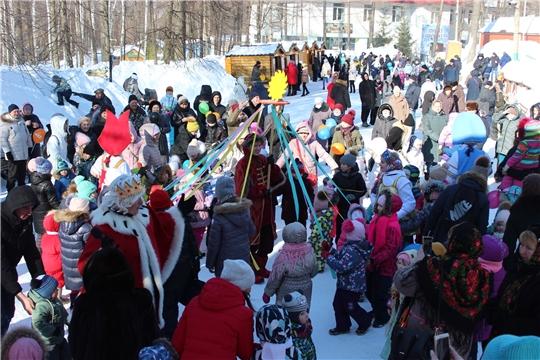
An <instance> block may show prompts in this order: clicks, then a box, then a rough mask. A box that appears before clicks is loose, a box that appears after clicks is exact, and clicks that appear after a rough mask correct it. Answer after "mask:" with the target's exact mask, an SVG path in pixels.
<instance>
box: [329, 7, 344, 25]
mask: <svg viewBox="0 0 540 360" xmlns="http://www.w3.org/2000/svg"><path fill="white" fill-rule="evenodd" d="M344 16H345V5H344V4H343V3H334V16H333V18H332V19H333V20H334V21H343V18H344Z"/></svg>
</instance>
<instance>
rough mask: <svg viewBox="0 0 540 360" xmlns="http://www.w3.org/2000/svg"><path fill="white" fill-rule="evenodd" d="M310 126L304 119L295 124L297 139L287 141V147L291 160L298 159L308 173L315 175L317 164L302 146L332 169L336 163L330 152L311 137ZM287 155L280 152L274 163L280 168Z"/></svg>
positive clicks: (336, 166) (283, 164) (335, 166)
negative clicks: (289, 150)
mask: <svg viewBox="0 0 540 360" xmlns="http://www.w3.org/2000/svg"><path fill="white" fill-rule="evenodd" d="M310 128H311V127H310V126H309V124H308V123H307V122H305V121H303V122H301V123H300V124H298V125H296V128H295V129H294V130H295V131H296V133H297V134H298V137H299V139H292V140H291V141H290V142H289V148H290V149H291V152H292V156H293V158H292V159H291V160H294V159H299V160H300V161H301V162H302V163H303V164H304V167H305V168H306V172H307V173H308V174H313V175H317V174H318V170H317V165H316V163H315V159H313V158H312V157H311V155H310V154H309V153H308V151H307V150H306V149H305V148H304V146H305V147H306V148H307V149H309V151H310V152H311V154H313V155H314V156H316V158H317V159H318V160H317V161H319V162H321V161H324V162H326V164H327V165H328V166H329V167H330V169H332V170H335V169H337V168H338V165H337V163H336V162H335V161H334V159H333V158H332V156H330V154H328V153H327V152H326V150H325V149H324V148H323V147H322V145H321V144H320V143H319V142H318V141H317V140H315V139H313V134H312V132H311V129H310ZM302 143H303V144H302ZM288 155H289V154H288V152H287V151H285V152H284V153H283V154H281V156H280V157H279V159H278V160H277V161H276V165H278V166H279V167H280V168H282V167H283V166H285V162H286V160H288ZM286 156H287V157H286Z"/></svg>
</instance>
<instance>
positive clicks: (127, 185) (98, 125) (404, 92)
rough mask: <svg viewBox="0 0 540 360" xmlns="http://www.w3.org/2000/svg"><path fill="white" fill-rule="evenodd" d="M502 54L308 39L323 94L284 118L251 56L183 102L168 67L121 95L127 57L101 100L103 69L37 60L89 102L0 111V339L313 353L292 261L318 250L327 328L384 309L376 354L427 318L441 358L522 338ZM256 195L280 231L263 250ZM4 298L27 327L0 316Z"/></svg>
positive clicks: (530, 239)
mask: <svg viewBox="0 0 540 360" xmlns="http://www.w3.org/2000/svg"><path fill="white" fill-rule="evenodd" d="M507 56H508V55H506V54H505V55H504V56H502V57H501V59H499V58H498V57H497V55H496V54H493V56H492V57H491V58H489V59H485V58H484V56H483V55H482V54H479V56H478V59H477V60H476V61H475V62H474V70H472V71H471V73H470V74H467V75H466V74H462V73H461V60H460V59H459V57H458V56H455V57H454V58H453V59H451V60H450V62H449V64H448V65H447V64H445V62H444V60H442V59H441V58H440V57H439V58H437V59H435V61H434V62H433V63H428V64H422V63H421V62H420V61H419V60H418V59H414V60H412V62H411V60H410V59H407V58H406V57H404V56H401V54H398V55H397V56H396V57H395V58H394V59H391V58H390V57H389V56H388V55H386V56H385V57H383V56H376V55H374V54H371V53H370V54H367V55H366V54H365V53H363V54H362V55H361V56H360V57H355V58H353V59H351V58H350V57H349V58H347V57H346V56H345V55H340V56H338V57H337V58H333V57H332V56H331V55H330V56H328V57H326V56H325V57H323V58H321V59H318V58H317V61H316V62H315V61H314V63H313V68H312V70H313V71H312V74H314V76H313V78H312V79H311V80H312V81H317V80H318V78H320V79H321V80H322V88H323V90H326V91H327V97H326V99H324V98H323V97H316V98H315V99H314V106H313V109H312V110H311V112H310V113H309V114H304V115H303V117H304V118H305V119H306V120H304V121H301V122H300V123H298V124H297V125H296V126H294V129H293V126H292V125H291V122H290V117H289V116H288V114H286V113H284V108H283V105H278V106H276V107H275V110H276V111H275V113H276V114H277V115H278V117H277V118H275V117H274V114H273V113H272V112H271V111H270V110H269V108H268V107H265V106H263V104H262V103H261V100H266V99H268V90H267V88H266V87H265V85H264V83H263V82H262V81H260V80H262V77H261V76H262V74H261V72H260V70H259V66H260V63H258V64H255V66H254V68H253V73H252V81H253V82H255V85H254V87H253V88H252V90H251V92H250V93H249V96H248V98H247V99H245V100H246V101H240V102H239V101H237V100H236V99H231V100H228V101H227V102H226V103H223V99H222V95H221V93H220V92H219V91H213V90H212V88H211V86H210V85H206V84H205V85H202V86H201V91H200V94H199V95H198V96H197V97H196V98H195V99H194V101H193V106H192V105H191V103H190V101H189V100H188V98H187V97H186V96H184V95H182V94H177V95H174V89H173V87H172V86H168V87H167V88H166V89H165V96H164V97H163V98H162V99H160V100H159V101H158V99H149V101H146V102H144V103H143V100H144V99H143V96H142V93H141V92H140V90H138V86H137V82H136V80H137V77H136V74H133V75H132V76H131V77H130V78H129V79H127V80H126V82H125V83H124V89H125V90H126V91H128V92H130V93H131V95H130V96H129V98H128V101H127V104H126V106H125V108H124V109H123V111H121V112H120V113H117V112H116V110H115V108H114V107H113V105H112V102H111V100H110V99H109V98H108V97H107V96H106V95H105V93H104V90H103V89H97V90H96V91H95V93H94V95H88V94H81V93H77V92H73V91H72V89H71V87H70V86H69V84H68V82H67V81H66V80H65V79H63V78H61V77H59V76H57V75H55V76H54V77H53V78H52V81H53V82H54V83H56V85H57V87H56V88H55V92H57V94H58V104H59V105H63V104H64V103H63V101H64V100H65V101H66V102H68V103H69V104H71V105H73V106H75V107H79V106H80V104H79V103H77V102H75V101H73V100H71V97H72V96H78V97H81V98H83V99H85V100H88V101H90V102H92V105H91V109H90V111H89V113H88V114H87V115H86V116H85V117H82V118H80V119H78V120H77V126H69V119H68V118H67V117H66V116H64V115H63V114H60V113H58V114H54V115H53V116H52V117H51V119H50V121H49V125H48V126H47V128H48V130H47V131H46V132H45V131H43V130H44V126H43V123H42V122H41V120H40V119H39V117H38V116H37V115H36V114H34V113H33V107H32V105H31V104H29V103H24V104H22V105H21V108H22V111H21V110H20V108H19V106H18V105H16V104H11V105H10V106H9V107H8V109H7V112H6V113H4V114H2V116H1V125H2V126H1V138H0V141H1V147H2V151H3V154H4V157H5V161H6V163H7V167H8V171H7V174H6V180H7V190H8V195H7V198H6V200H5V202H4V203H3V204H2V298H1V301H2V329H1V330H2V337H3V344H2V351H3V352H4V351H5V352H6V354H7V355H6V356H7V357H6V358H8V359H17V358H42V357H43V356H44V355H43V354H48V356H49V358H50V359H70V358H74V359H96V358H115V359H119V358H121V359H123V358H137V357H139V358H141V359H149V358H184V359H187V358H231V359H233V358H236V357H239V358H241V359H249V358H252V359H264V360H270V359H316V344H315V343H314V342H313V340H312V339H311V334H312V332H313V325H312V323H311V320H310V317H309V312H310V311H311V310H312V309H311V303H312V299H313V298H314V297H316V296H317V292H318V290H317V289H316V288H314V287H313V280H312V279H313V278H314V277H315V276H317V275H318V274H320V273H324V272H325V269H326V267H329V268H330V269H331V270H330V271H332V272H333V273H335V274H336V278H337V279H336V292H335V295H334V299H333V303H332V306H333V309H334V314H335V327H333V328H331V329H329V330H328V332H329V334H330V335H332V336H339V335H342V334H347V333H350V331H351V328H352V327H353V322H352V321H351V318H352V319H353V320H354V322H356V324H357V327H356V329H355V333H356V334H357V335H359V336H362V335H364V334H366V332H368V331H369V329H370V328H371V327H373V328H381V327H385V326H386V327H387V329H388V332H387V343H386V345H385V348H384V349H383V351H382V354H381V357H382V358H385V359H386V358H389V359H397V358H410V359H412V358H415V359H416V358H430V357H429V356H430V355H429V352H430V350H433V348H434V347H435V344H434V342H433V337H434V335H436V334H435V333H437V334H439V333H441V332H443V333H447V334H448V336H449V339H450V344H451V345H452V349H451V350H452V351H455V354H454V356H459V357H461V358H463V359H476V355H477V352H478V346H482V347H483V350H484V354H485V356H484V358H488V359H489V358H490V357H488V354H490V353H492V354H493V353H496V352H497V351H495V350H493V349H494V348H495V347H497V349H500V348H505V347H507V346H511V345H512V344H513V343H515V342H516V341H518V340H520V341H521V345H519V346H521V348H525V347H527V346H528V349H529V348H533V350H530V351H532V352H529V354H536V356H539V354H538V349H540V346H538V342H540V339H539V338H538V337H539V336H540V305H539V304H540V292H539V290H538V289H540V285H539V282H540V257H539V255H540V246H539V244H540V240H539V239H540V208H539V205H538V204H540V165H539V156H540V103H538V104H536V105H533V106H532V107H531V108H530V113H529V114H527V113H525V112H524V111H522V107H521V105H520V104H519V101H518V99H516V98H515V96H513V95H509V94H510V93H509V92H506V93H507V95H505V89H504V82H502V81H501V78H500V76H501V71H499V66H500V67H501V68H502V67H503V66H504V65H505V64H506V63H507V61H508V59H507V58H506V57H507ZM315 65H316V66H315ZM315 70H316V71H315ZM286 73H287V81H288V85H289V86H288V89H287V91H288V92H287V96H294V95H296V93H297V91H298V90H299V89H300V85H302V96H306V95H308V94H309V91H308V89H307V86H306V85H307V83H308V81H309V77H308V73H309V69H308V68H307V66H306V64H298V66H297V65H296V64H295V63H294V62H293V61H290V62H289V63H288V66H287V71H286ZM358 74H360V75H358ZM357 76H359V77H360V81H359V82H358V80H357V78H356V77H357ZM356 84H358V89H357V88H356ZM462 84H466V87H463V85H462ZM356 90H358V93H359V97H360V100H361V103H362V106H361V109H358V112H359V114H360V116H359V117H358V118H357V112H356V110H355V109H352V106H351V101H350V94H351V93H353V94H354V93H356ZM145 107H146V109H145ZM419 113H421V115H420V114H419ZM117 115H118V116H117ZM250 118H251V120H250ZM454 124H459V125H456V126H454ZM464 124H465V125H467V126H470V128H468V127H467V126H463V125H464ZM371 126H372V127H373V128H372V131H371V139H369V140H364V138H363V136H362V134H361V132H360V127H365V128H369V127H371ZM40 129H42V131H41V132H37V131H38V130H40ZM415 130H421V133H422V136H421V138H418V137H417V136H415V135H413V134H416V135H418V133H419V132H418V131H416V132H415ZM36 132H37V133H36ZM43 133H45V135H44V136H43V135H42V134H43ZM35 135H40V136H41V138H40V136H35ZM487 141H492V142H493V143H496V157H495V158H494V159H491V158H490V157H489V156H488V155H487V153H486V152H484V151H483V150H482V147H483V145H484V143H486V142H487ZM267 144H268V146H267ZM216 154H217V155H219V156H217V155H216ZM3 162H4V160H3ZM320 162H324V163H326V165H327V167H328V168H329V169H330V171H329V172H328V173H327V172H325V170H324V168H323V167H322V166H321V164H320ZM494 163H495V165H496V167H497V171H495V172H493V171H492V170H491V169H492V165H493V164H494ZM321 175H322V176H321ZM492 176H493V178H494V180H495V181H496V182H497V183H499V185H498V189H497V190H496V191H494V192H489V191H488V179H489V178H491V177H492ZM319 177H321V179H320V178H319ZM27 179H28V182H27ZM16 185H17V186H16ZM26 185H30V186H26ZM179 193H181V195H179ZM280 196H281V198H280ZM366 205H367V206H366ZM278 206H280V207H281V218H282V220H283V221H284V223H285V227H284V228H283V229H282V231H281V238H282V240H283V242H284V245H283V248H282V249H281V250H280V252H279V253H278V255H277V256H276V258H275V259H274V262H273V264H272V266H271V268H267V262H268V260H269V255H270V254H271V253H272V251H273V250H274V242H275V240H276V239H278V235H277V230H278V229H277V225H276V218H275V217H276V213H277V212H276V207H278ZM490 207H491V208H493V209H495V208H496V209H497V214H496V216H495V218H494V221H493V222H492V224H489V208H490ZM308 228H309V231H308ZM203 241H204V242H205V244H206V246H201V245H202V244H203ZM204 249H206V252H207V253H204V252H203V250H204ZM23 257H24V259H25V262H26V265H27V267H28V271H29V273H30V275H31V277H32V281H31V283H30V286H31V290H30V291H29V292H28V293H26V294H25V293H24V292H23V290H22V287H21V284H20V280H19V279H18V273H17V265H18V263H19V262H20V260H21V259H22V258H23ZM205 257H206V263H205V265H206V267H207V268H208V270H209V271H210V273H213V274H215V278H212V279H210V280H209V281H207V282H206V283H204V282H203V281H201V280H199V276H198V274H199V271H200V262H201V259H203V258H205ZM266 279H267V280H266ZM255 284H265V285H264V286H265V287H264V292H263V296H262V300H263V302H264V303H265V304H266V305H264V306H262V307H261V308H260V309H255V308H254V307H253V305H252V303H251V300H250V290H251V287H252V286H254V285H255ZM273 297H274V299H275V300H274V302H275V304H269V303H270V302H271V300H272V298H273ZM15 299H17V300H18V301H20V302H21V304H22V306H23V307H24V309H25V310H26V311H27V312H28V314H30V315H31V316H32V328H33V330H32V329H13V330H10V331H9V332H8V328H9V324H10V322H11V320H12V318H13V316H14V312H15ZM104 299H106V301H104ZM365 299H367V301H368V302H369V303H370V305H371V309H372V310H371V311H366V310H365V309H364V307H362V306H360V305H359V303H361V302H365V301H366V300H365ZM178 304H183V305H184V306H185V309H184V311H183V313H182V315H181V316H180V314H179V308H178ZM68 305H69V312H70V316H69V317H68V313H67V311H66V309H65V306H68ZM66 325H67V326H68V327H69V334H68V335H67V339H66V333H65V326H66ZM254 330H255V332H256V334H257V337H258V338H259V339H258V340H256V341H254V339H253V331H254ZM317 331H320V330H317ZM411 334H412V338H414V336H416V338H421V339H423V340H422V343H421V344H420V345H418V344H416V345H415V346H414V347H413V346H412V343H411V341H413V340H412V338H411ZM516 336H517V337H519V339H517V340H516V338H515V337H516ZM535 344H536V350H534V347H535ZM516 346H518V345H516ZM519 346H518V347H519ZM404 349H405V350H404ZM403 351H411V352H410V353H407V354H406V355H405V356H404V357H403V355H399V354H400V353H403ZM523 351H525V350H523ZM534 351H536V353H534ZM39 354H41V355H39ZM36 356H37V357H36ZM152 356H154V357H152ZM167 356H169V357H167ZM533 357H534V356H533Z"/></svg>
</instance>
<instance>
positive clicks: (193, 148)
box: [186, 139, 201, 159]
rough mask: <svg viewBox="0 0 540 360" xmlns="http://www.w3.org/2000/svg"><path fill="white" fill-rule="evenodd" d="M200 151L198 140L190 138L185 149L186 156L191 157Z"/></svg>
mask: <svg viewBox="0 0 540 360" xmlns="http://www.w3.org/2000/svg"><path fill="white" fill-rule="evenodd" d="M200 153H201V151H200V149H199V142H198V141H197V139H193V140H191V141H190V143H189V145H188V147H187V150H186V154H187V156H189V158H191V159H192V158H195V157H197V155H199V154H200Z"/></svg>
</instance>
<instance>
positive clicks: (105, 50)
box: [99, 0, 111, 62]
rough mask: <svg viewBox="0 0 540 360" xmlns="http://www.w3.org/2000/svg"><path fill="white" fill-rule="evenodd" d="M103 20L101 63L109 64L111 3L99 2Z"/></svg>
mask: <svg viewBox="0 0 540 360" xmlns="http://www.w3.org/2000/svg"><path fill="white" fill-rule="evenodd" d="M99 5H100V14H99V15H100V20H101V61H103V62H108V61H109V55H110V54H111V38H110V31H109V1H108V0H99Z"/></svg>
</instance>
